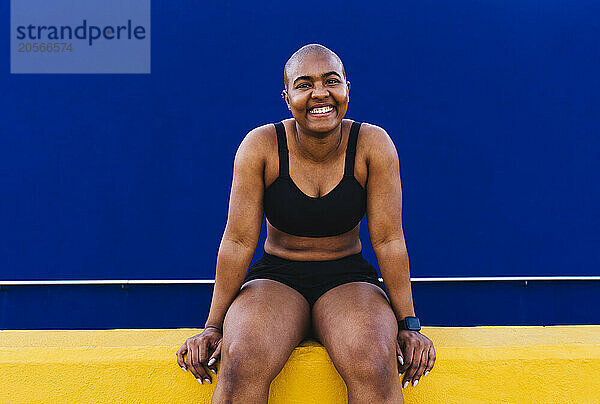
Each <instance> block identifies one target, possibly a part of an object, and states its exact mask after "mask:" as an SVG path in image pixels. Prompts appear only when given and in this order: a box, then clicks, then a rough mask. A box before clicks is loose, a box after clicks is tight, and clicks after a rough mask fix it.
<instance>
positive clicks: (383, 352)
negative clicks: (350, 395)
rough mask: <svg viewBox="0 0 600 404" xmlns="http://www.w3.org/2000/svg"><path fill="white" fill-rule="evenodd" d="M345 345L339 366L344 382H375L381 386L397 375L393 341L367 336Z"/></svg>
mask: <svg viewBox="0 0 600 404" xmlns="http://www.w3.org/2000/svg"><path fill="white" fill-rule="evenodd" d="M345 345H346V346H345V349H344V351H345V352H346V355H343V359H342V360H343V362H344V363H343V364H342V366H341V368H342V369H343V373H344V375H342V377H343V378H344V380H345V381H346V383H348V384H352V383H360V384H373V385H375V384H377V385H378V388H382V387H383V385H384V384H386V383H388V382H389V380H390V378H391V377H392V376H393V375H396V376H397V365H396V362H395V358H396V342H395V341H385V340H382V339H379V338H375V339H373V338H369V339H359V340H355V341H354V342H352V343H350V344H345ZM380 384H381V386H379V385H380Z"/></svg>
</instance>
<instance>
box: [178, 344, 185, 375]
mask: <svg viewBox="0 0 600 404" xmlns="http://www.w3.org/2000/svg"><path fill="white" fill-rule="evenodd" d="M186 352H187V344H183V345H182V346H181V347H180V348H179V349H178V350H177V353H176V354H175V355H176V356H177V364H178V365H179V366H181V369H183V370H184V371H186V372H187V368H186V366H185V360H184V358H183V354H185V353H186Z"/></svg>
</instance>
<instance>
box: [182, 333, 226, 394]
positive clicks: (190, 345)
mask: <svg viewBox="0 0 600 404" xmlns="http://www.w3.org/2000/svg"><path fill="white" fill-rule="evenodd" d="M222 342H223V333H222V332H221V330H218V329H216V328H212V327H210V328H205V329H204V331H202V332H201V333H200V334H198V335H194V336H193V337H190V338H188V339H187V340H186V341H185V342H184V343H183V345H182V346H181V348H179V350H178V351H177V353H176V355H177V363H178V364H179V366H181V368H182V369H183V370H184V371H186V372H187V369H188V368H189V369H190V371H191V372H192V374H193V375H194V377H195V378H196V380H198V382H200V384H202V380H204V381H206V382H207V383H212V379H211V377H210V376H209V374H208V371H207V370H206V369H210V371H211V372H213V373H214V374H217V367H216V365H215V364H216V361H217V359H218V358H219V357H220V356H221V343H222ZM211 352H212V355H211ZM183 355H185V356H186V358H185V361H184V359H183Z"/></svg>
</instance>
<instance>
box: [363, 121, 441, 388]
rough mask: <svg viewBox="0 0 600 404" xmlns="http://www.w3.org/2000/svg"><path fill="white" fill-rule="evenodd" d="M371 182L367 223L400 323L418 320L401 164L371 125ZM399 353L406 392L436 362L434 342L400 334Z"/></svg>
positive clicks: (391, 144)
mask: <svg viewBox="0 0 600 404" xmlns="http://www.w3.org/2000/svg"><path fill="white" fill-rule="evenodd" d="M368 128H369V129H370V131H369V134H370V135H371V137H370V140H371V141H370V144H371V145H372V147H371V149H370V150H369V154H368V156H369V157H368V158H369V181H368V183H367V221H368V224H369V236H370V238H371V244H372V245H373V250H374V251H375V255H376V256H377V262H378V263H379V269H380V270H381V275H382V276H383V281H384V283H385V286H386V289H387V290H388V294H389V297H390V303H391V304H392V309H393V310H394V313H395V314H396V318H397V319H398V320H402V319H404V318H405V317H407V316H414V315H415V309H414V305H413V300H412V290H411V286H410V271H409V268H408V252H407V251H406V243H405V241H404V231H403V230H402V188H401V185H400V163H399V161H398V153H397V152H396V147H394V142H392V139H391V138H390V137H389V135H388V134H387V133H386V132H385V131H384V130H383V129H381V128H378V127H376V126H368ZM396 352H397V354H398V361H399V362H400V366H399V367H398V370H399V371H400V373H404V384H403V387H404V388H406V387H407V386H408V384H409V383H410V382H411V381H412V383H413V386H416V385H417V383H418V382H419V379H420V378H421V377H422V376H423V375H425V376H426V375H427V373H429V371H430V370H431V369H432V368H433V365H434V363H435V349H434V347H433V343H432V342H431V340H430V339H429V338H427V337H426V336H424V335H423V334H421V333H419V332H416V331H408V330H400V331H398V340H397V343H396Z"/></svg>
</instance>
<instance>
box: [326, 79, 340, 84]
mask: <svg viewBox="0 0 600 404" xmlns="http://www.w3.org/2000/svg"><path fill="white" fill-rule="evenodd" d="M339 82H340V81H339V80H338V79H327V81H326V82H325V83H327V84H337V83H339Z"/></svg>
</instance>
